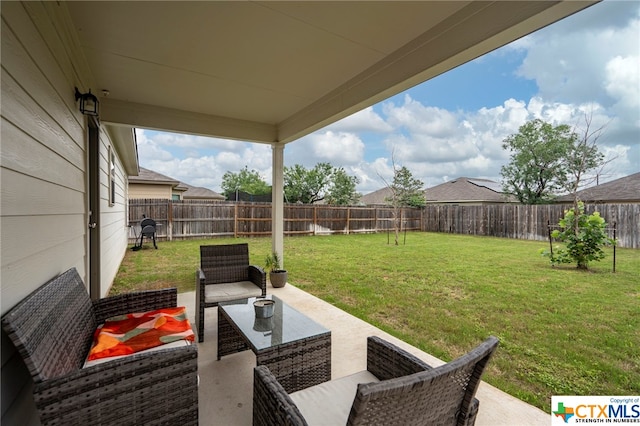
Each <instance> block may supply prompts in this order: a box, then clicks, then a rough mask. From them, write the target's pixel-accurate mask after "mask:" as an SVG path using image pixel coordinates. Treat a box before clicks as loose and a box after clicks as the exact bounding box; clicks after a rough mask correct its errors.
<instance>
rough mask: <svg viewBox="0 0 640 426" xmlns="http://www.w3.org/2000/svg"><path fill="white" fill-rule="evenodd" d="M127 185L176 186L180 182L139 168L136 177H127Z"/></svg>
mask: <svg viewBox="0 0 640 426" xmlns="http://www.w3.org/2000/svg"><path fill="white" fill-rule="evenodd" d="M129 183H145V184H150V185H171V186H178V185H179V184H180V181H177V180H175V179H173V178H170V177H169V176H165V175H162V174H160V173H157V172H154V171H153V170H149V169H145V168H143V167H140V171H139V172H138V176H129Z"/></svg>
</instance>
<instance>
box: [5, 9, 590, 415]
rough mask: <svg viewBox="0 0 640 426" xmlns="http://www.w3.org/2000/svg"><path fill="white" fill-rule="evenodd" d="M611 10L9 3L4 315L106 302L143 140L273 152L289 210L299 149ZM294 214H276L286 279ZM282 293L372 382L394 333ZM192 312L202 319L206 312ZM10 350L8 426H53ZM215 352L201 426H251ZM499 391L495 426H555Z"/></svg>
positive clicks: (487, 397) (233, 373) (336, 361)
mask: <svg viewBox="0 0 640 426" xmlns="http://www.w3.org/2000/svg"><path fill="white" fill-rule="evenodd" d="M597 1H598V0H585V1H518V2H515V1H513V2H501V1H442V2H430V1H409V2H401V1H398V2H395V1H393V2H392V1H383V2H378V1H372V2H367V1H364V2H360V1H358V2H356V1H346V2H320V1H318V2H296V1H293V2H266V1H265V2H262V1H219V2H218V1H208V2H200V1H198V2H195V1H194V2H154V1H151V2H118V1H100V2H94V1H74V2H71V1H58V2H49V1H39V2H38V1H22V2H18V1H16V2H3V3H2V9H1V14H2V20H3V25H2V71H3V74H2V109H1V114H0V115H1V119H2V155H1V156H2V162H1V164H0V171H1V172H2V196H1V202H2V206H3V209H2V214H1V215H0V216H1V218H2V242H3V244H2V247H3V250H2V268H1V273H2V297H1V299H0V300H1V313H2V314H4V313H6V312H8V311H9V310H10V309H11V308H12V307H14V306H15V305H17V304H18V303H19V302H20V301H21V300H23V299H24V298H25V297H27V296H28V295H29V294H30V293H31V292H33V291H34V290H36V289H37V288H38V287H39V286H41V285H42V284H43V283H45V282H47V281H48V280H50V279H51V278H52V277H55V276H57V275H58V274H60V273H62V272H64V271H66V270H69V269H70V268H76V269H77V271H78V273H79V275H80V276H81V277H82V279H83V281H84V283H85V286H86V288H87V292H88V293H89V295H90V296H91V298H92V299H94V300H95V299H100V298H103V297H105V296H106V295H107V293H108V291H109V287H110V285H111V283H112V282H113V279H114V277H115V275H116V273H117V270H118V267H119V265H120V263H121V261H122V258H123V257H124V254H125V253H126V250H127V237H128V232H129V229H128V227H127V223H128V220H129V218H128V214H127V205H128V198H129V194H128V190H127V184H128V176H135V175H137V174H138V173H139V166H140V164H139V158H138V151H137V142H136V137H135V132H134V130H135V129H136V128H141V129H153V130H160V131H168V132H178V133H186V134H193V135H202V136H207V137H215V138H224V139H231V140H237V141H243V142H254V143H262V144H267V145H270V146H271V148H272V158H271V164H272V172H273V175H272V187H273V193H274V194H282V192H283V169H284V165H285V161H284V158H285V152H284V151H285V147H286V145H287V144H289V143H294V142H295V141H296V140H298V139H300V138H301V137H303V136H306V135H309V134H311V133H312V132H315V131H317V130H319V129H322V128H323V127H325V126H327V125H329V124H331V123H334V122H336V121H338V120H340V119H342V118H345V117H347V116H349V115H351V114H354V113H356V112H358V111H360V110H362V109H364V108H366V107H369V106H372V105H374V104H376V103H377V102H380V101H382V100H384V99H387V98H389V97H390V96H393V95H395V94H398V93H400V92H402V91H403V90H406V89H409V88H411V87H413V86H415V85H417V84H419V83H422V82H424V81H427V80H429V79H431V78H433V77H435V76H438V75H440V74H442V73H445V72H447V71H449V70H451V69H453V68H455V67H457V66H459V65H461V64H464V63H466V62H468V61H471V60H473V59H475V58H478V57H480V56H482V55H484V54H486V53H488V52H491V51H492V50H494V49H497V48H499V47H501V46H504V45H506V44H508V43H511V42H512V41H514V40H517V39H518V38H520V37H523V36H525V35H527V34H530V33H531V32H534V31H536V30H538V29H540V28H542V27H544V26H547V25H550V24H552V23H554V22H556V21H558V20H560V19H563V18H565V17H567V16H569V15H572V14H574V13H577V12H579V11H580V10H582V9H584V8H587V7H589V6H591V5H592V4H594V3H597ZM84 99H89V100H91V99H93V101H91V102H90V104H91V105H92V106H93V107H94V108H86V109H85V108H80V106H81V105H83V104H84ZM78 100H80V102H78ZM96 101H97V102H96ZM98 106H99V108H98ZM283 207H284V199H283V197H278V196H276V197H274V199H273V214H272V246H273V250H274V251H276V252H278V253H280V254H281V255H282V257H283V264H284V265H286V253H284V251H283V235H284V219H283V210H284V208H283ZM34 241H37V242H38V243H37V244H34V243H33V242H34ZM277 292H278V294H280V293H281V295H282V298H283V299H284V300H286V301H290V302H291V304H292V305H294V306H295V307H297V308H298V309H299V310H301V311H303V312H305V313H307V314H308V315H309V316H311V317H313V318H316V319H317V320H318V322H320V323H321V324H324V325H325V326H326V327H328V328H330V329H331V330H332V332H333V333H334V334H333V339H334V343H333V351H334V353H333V376H334V377H338V376H340V375H342V374H344V373H345V372H349V371H353V370H354V369H357V368H361V366H362V361H363V358H362V357H363V356H364V338H365V337H366V336H367V335H369V334H372V333H373V334H379V333H381V332H380V331H379V330H376V329H375V328H372V327H369V326H367V325H366V324H362V323H360V322H359V321H357V320H355V319H353V318H351V317H348V316H346V317H343V316H344V315H345V314H344V313H341V312H340V311H338V310H335V309H334V308H331V307H330V306H328V305H326V304H323V303H322V302H319V301H317V300H315V299H313V298H312V297H310V296H308V295H306V294H304V293H302V292H298V291H297V290H296V289H295V288H294V287H293V286H287V288H285V289H282V290H277ZM273 293H276V291H274V292H273ZM181 299H182V300H184V302H183V303H184V304H185V305H187V306H189V307H190V308H189V309H190V312H191V313H192V315H193V312H194V309H193V302H194V299H195V297H194V295H193V294H185V295H181ZM209 311H210V312H208V315H210V316H211V318H209V319H208V324H209V327H208V330H210V331H209V332H210V333H211V332H213V333H215V329H216V328H215V309H210V310H209ZM334 321H335V322H334ZM342 333H345V334H342ZM356 333H358V338H357V339H354V338H353V337H354V336H355V335H356ZM360 333H361V334H360ZM391 340H395V339H391ZM2 341H3V344H2V375H3V379H2V418H1V421H2V424H7V425H21V426H22V425H37V424H40V423H39V420H38V417H37V412H36V410H35V406H34V400H33V395H32V392H31V391H32V389H31V388H32V387H33V381H32V379H31V377H30V376H29V374H28V371H27V369H26V367H25V365H24V363H23V361H22V360H21V359H20V357H19V355H18V352H17V351H16V348H15V347H13V346H12V345H9V344H5V342H7V343H8V340H7V337H6V334H3V335H2ZM215 344H216V343H215V339H214V338H213V337H212V336H211V335H209V336H207V341H206V342H205V343H204V344H203V345H202V347H201V350H200V367H201V371H200V376H201V383H200V392H201V393H200V396H201V398H200V407H201V408H200V409H201V411H200V419H201V423H202V424H248V423H249V419H250V414H251V410H250V406H251V391H250V382H251V380H250V375H251V372H252V365H253V362H252V360H253V358H252V355H251V353H243V354H237V355H233V356H229V357H228V358H227V359H223V360H222V361H221V362H217V361H216V360H215V356H214V352H215ZM402 345H403V346H406V345H404V344H402ZM409 349H410V350H411V351H417V350H416V349H413V348H409ZM417 352H418V353H419V354H420V356H425V357H426V356H427V355H426V354H422V353H420V352H419V351H417ZM236 363H237V364H239V365H236ZM240 374H246V376H242V377H243V379H242V380H241V381H239V380H238V379H239V377H240V376H239V375H240ZM231 384H232V385H231ZM489 389H490V387H488V386H483V387H482V388H481V389H480V391H481V392H480V393H481V394H480V395H479V398H480V399H481V404H483V405H482V406H481V409H480V410H481V413H480V414H481V417H480V419H479V424H534V423H537V422H542V421H545V422H547V421H548V419H547V416H546V415H544V414H543V413H541V412H539V411H538V410H535V409H531V408H530V407H527V406H526V405H524V404H521V403H519V402H518V401H516V400H513V398H510V397H508V396H506V395H504V394H501V393H499V392H498V393H495V394H494V392H493V391H489ZM218 404H220V405H218ZM515 404H517V405H515ZM530 411H531V413H532V414H531V416H529V415H527V414H526V413H528V412H530ZM493 415H495V416H497V417H496V418H495V421H494V418H490V417H486V416H493ZM498 418H499V420H498Z"/></svg>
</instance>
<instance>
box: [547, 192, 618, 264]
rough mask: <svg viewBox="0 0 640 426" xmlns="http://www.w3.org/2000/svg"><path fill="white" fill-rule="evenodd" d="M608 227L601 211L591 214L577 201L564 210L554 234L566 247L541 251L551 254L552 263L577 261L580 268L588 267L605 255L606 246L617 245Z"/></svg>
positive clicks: (548, 255) (549, 255) (552, 234)
mask: <svg viewBox="0 0 640 426" xmlns="http://www.w3.org/2000/svg"><path fill="white" fill-rule="evenodd" d="M606 227H607V223H606V222H605V221H604V219H603V218H602V217H601V216H600V213H598V212H594V213H593V214H590V215H588V214H586V213H585V211H584V204H583V203H582V202H578V205H577V208H572V209H570V210H566V211H565V212H564V217H563V218H562V219H560V223H559V229H556V230H554V231H553V232H552V233H551V236H552V237H553V238H556V239H557V240H559V241H562V242H564V243H565V248H557V249H556V250H555V251H553V252H551V251H546V250H543V251H542V254H543V255H544V256H547V257H549V258H550V260H551V263H552V264H553V265H556V264H560V263H573V262H575V263H577V268H578V269H589V262H592V261H597V260H602V259H603V258H604V256H605V254H604V250H603V247H604V246H607V245H611V244H615V241H614V240H612V239H611V238H609V237H608V236H607V231H606ZM576 230H578V232H576Z"/></svg>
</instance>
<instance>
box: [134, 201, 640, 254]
mask: <svg viewBox="0 0 640 426" xmlns="http://www.w3.org/2000/svg"><path fill="white" fill-rule="evenodd" d="M569 208H571V205H570V204H548V205H520V204H492V205H479V206H465V205H458V206H451V205H435V204H434V205H428V206H426V207H424V208H421V209H418V208H404V209H402V212H401V213H402V219H401V221H402V230H403V231H404V230H408V231H427V232H451V233H457V234H468V235H483V236H493V237H503V238H516V239H524V240H539V241H544V240H546V239H547V238H548V227H547V224H548V223H550V224H552V225H556V224H557V223H558V221H559V220H560V218H562V217H563V216H564V211H565V210H566V209H569ZM585 210H586V212H587V213H593V212H594V211H598V212H600V215H601V216H602V217H603V218H604V219H605V220H606V221H607V223H608V224H609V225H610V226H612V225H613V224H614V223H615V224H616V228H617V234H616V237H617V240H618V247H628V248H640V204H585ZM143 215H146V217H150V218H152V219H154V220H155V221H156V222H157V223H158V237H159V238H160V239H162V240H183V239H195V238H213V237H223V236H234V237H254V236H268V235H270V234H271V203H250V202H238V203H236V202H203V201H192V200H189V201H172V200H166V199H134V200H129V219H130V225H131V227H130V233H129V241H130V242H131V243H133V242H134V240H135V237H136V236H137V235H138V234H139V232H140V229H139V226H138V225H139V223H140V220H142V217H143ZM391 229H393V208H391V207H382V206H379V207H374V206H366V207H342V206H328V205H309V204H285V207H284V233H285V235H288V236H291V235H323V234H355V233H363V232H372V233H373V232H386V231H388V230H391ZM612 236H613V235H612Z"/></svg>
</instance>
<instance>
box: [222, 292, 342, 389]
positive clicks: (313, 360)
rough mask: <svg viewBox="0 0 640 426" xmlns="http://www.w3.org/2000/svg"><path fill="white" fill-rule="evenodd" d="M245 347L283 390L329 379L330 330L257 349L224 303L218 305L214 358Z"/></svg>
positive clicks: (315, 383)
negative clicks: (216, 342) (265, 367)
mask: <svg viewBox="0 0 640 426" xmlns="http://www.w3.org/2000/svg"><path fill="white" fill-rule="evenodd" d="M283 303H284V302H283ZM248 312H250V311H248ZM298 313H299V314H300V315H303V314H301V313H300V312H298ZM248 315H253V313H248ZM247 349H251V350H252V351H253V353H254V354H255V355H256V364H257V365H266V366H267V367H269V370H270V371H271V372H272V373H273V375H274V376H275V377H276V378H277V379H278V382H279V383H280V384H281V385H282V386H283V387H284V389H285V390H286V391H287V393H292V392H296V391H298V390H301V389H305V388H307V387H309V386H314V385H317V384H320V383H323V382H326V381H329V380H331V331H329V330H327V332H326V333H320V334H316V335H313V336H309V337H305V338H301V339H298V340H295V341H292V342H287V343H282V344H278V345H274V346H271V347H269V348H266V349H257V348H255V347H254V346H253V345H252V344H251V342H250V340H249V339H248V338H247V337H246V336H245V335H244V334H243V332H242V330H241V329H240V327H238V326H237V325H236V324H235V323H234V322H233V320H232V319H231V318H230V317H229V315H228V314H227V313H226V312H225V310H224V305H219V306H218V360H220V358H221V357H223V356H225V355H230V354H233V353H236V352H241V351H245V350H247Z"/></svg>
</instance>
